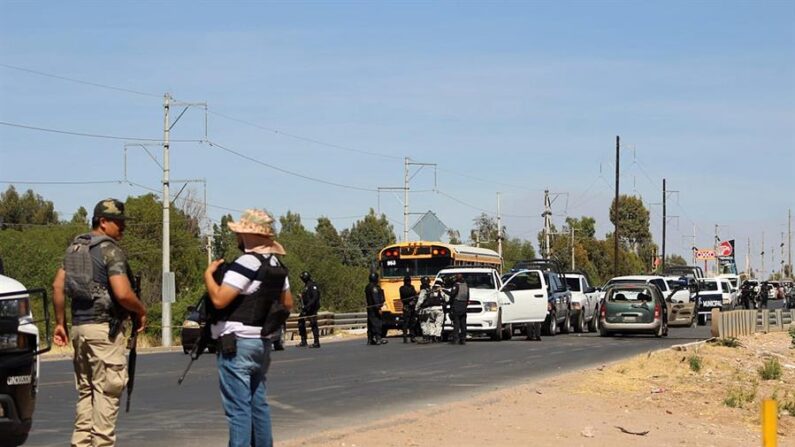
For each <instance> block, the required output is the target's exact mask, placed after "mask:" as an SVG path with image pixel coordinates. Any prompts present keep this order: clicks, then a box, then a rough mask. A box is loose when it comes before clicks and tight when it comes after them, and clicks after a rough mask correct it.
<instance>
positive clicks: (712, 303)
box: [697, 278, 724, 326]
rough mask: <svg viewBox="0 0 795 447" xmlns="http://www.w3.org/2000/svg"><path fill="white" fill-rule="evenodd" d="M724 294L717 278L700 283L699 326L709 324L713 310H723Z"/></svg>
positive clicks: (703, 280)
mask: <svg viewBox="0 0 795 447" xmlns="http://www.w3.org/2000/svg"><path fill="white" fill-rule="evenodd" d="M723 296H724V292H723V289H722V288H721V286H720V284H719V283H718V281H717V280H716V279H715V278H705V279H702V280H700V281H698V303H697V309H698V310H697V311H698V325H699V326H703V325H705V324H707V320H709V319H710V318H711V315H712V309H723V300H724V297H723Z"/></svg>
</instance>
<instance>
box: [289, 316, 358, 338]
mask: <svg viewBox="0 0 795 447" xmlns="http://www.w3.org/2000/svg"><path fill="white" fill-rule="evenodd" d="M299 319H300V317H299V316H298V314H291V315H290V318H288V319H287V330H286V337H287V339H288V340H293V339H295V338H296V337H297V336H298V320H299ZM306 326H307V328H306V330H307V332H308V333H310V335H311V331H310V329H309V322H307V324H306ZM317 326H318V330H319V332H320V335H321V336H323V335H331V334H333V333H335V332H338V331H343V330H351V329H365V328H367V313H366V312H354V313H337V314H335V313H332V312H318V314H317Z"/></svg>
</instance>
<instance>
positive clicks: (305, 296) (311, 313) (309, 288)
mask: <svg viewBox="0 0 795 447" xmlns="http://www.w3.org/2000/svg"><path fill="white" fill-rule="evenodd" d="M301 281H303V282H304V291H303V292H301V313H300V314H298V318H299V319H298V334H299V335H301V343H299V344H298V346H300V347H306V346H307V344H306V321H307V320H309V325H310V326H311V327H312V338H314V339H315V342H314V343H312V346H310V347H312V348H319V347H320V332H319V331H318V328H317V311H318V310H319V309H320V289H318V288H317V283H315V282H314V281H312V276H311V275H310V274H309V272H301Z"/></svg>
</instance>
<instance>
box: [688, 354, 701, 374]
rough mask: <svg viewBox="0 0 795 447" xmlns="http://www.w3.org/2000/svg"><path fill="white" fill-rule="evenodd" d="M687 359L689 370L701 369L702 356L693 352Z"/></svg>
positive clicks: (696, 370) (697, 370)
mask: <svg viewBox="0 0 795 447" xmlns="http://www.w3.org/2000/svg"><path fill="white" fill-rule="evenodd" d="M689 361H690V370H691V371H694V372H699V371H701V363H702V358H701V357H700V356H697V355H695V354H693V355H691V356H690V359H689Z"/></svg>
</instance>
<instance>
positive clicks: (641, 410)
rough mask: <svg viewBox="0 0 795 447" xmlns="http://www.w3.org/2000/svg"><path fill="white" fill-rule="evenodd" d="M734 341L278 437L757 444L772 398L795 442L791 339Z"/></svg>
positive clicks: (372, 441)
mask: <svg viewBox="0 0 795 447" xmlns="http://www.w3.org/2000/svg"><path fill="white" fill-rule="evenodd" d="M739 342H740V346H739V347H726V346H720V345H717V344H715V343H706V344H699V345H692V346H686V347H684V348H682V349H681V350H677V349H666V350H663V351H656V352H649V353H647V354H643V355H640V356H636V357H633V358H630V359H627V360H625V361H621V362H618V363H613V364H607V365H602V366H599V367H597V368H591V369H587V370H582V371H577V372H571V373H567V374H561V375H558V376H555V377H550V378H547V379H544V380H540V381H535V382H528V383H526V384H522V385H518V386H514V387H510V388H504V389H500V390H497V391H493V392H489V393H485V394H482V395H480V396H478V397H476V398H474V399H469V400H466V401H458V402H454V403H451V404H450V403H445V404H443V405H442V404H438V405H436V404H429V405H428V406H427V407H426V408H424V409H420V410H415V411H412V412H408V413H404V414H399V415H395V416H392V417H390V418H387V419H383V420H381V421H379V422H376V423H371V424H367V425H356V424H355V422H352V425H351V427H349V428H346V429H342V430H334V431H328V432H322V433H315V434H312V435H307V436H305V437H302V438H298V439H292V440H290V441H287V442H283V443H279V444H280V445H282V446H288V447H297V446H329V447H330V446H335V447H340V446H345V447H353V446H379V447H386V446H396V447H397V446H483V445H491V446H503V445H530V444H533V445H560V446H611V447H612V446H616V445H632V446H661V445H665V446H669V445H670V446H673V445H677V446H716V447H718V446H720V447H731V446H737V447H741V446H742V447H745V446H749V445H760V443H761V440H760V439H761V434H760V433H761V432H760V420H759V414H760V411H759V409H760V403H761V401H762V399H765V398H770V397H775V398H776V399H777V400H778V402H779V421H778V432H779V439H778V445H779V446H795V349H793V343H792V338H791V337H790V336H789V335H788V334H787V333H770V334H755V335H752V336H747V337H741V338H740V339H739ZM770 359H776V361H777V362H778V364H779V365H780V371H781V375H780V377H779V378H778V379H774V380H763V379H762V378H761V376H760V373H759V369H760V368H762V367H763V365H764V364H765V363H766V362H767V361H769V360H770ZM696 364H698V366H700V368H697V367H696V366H695V365H696ZM696 369H698V370H696Z"/></svg>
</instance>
